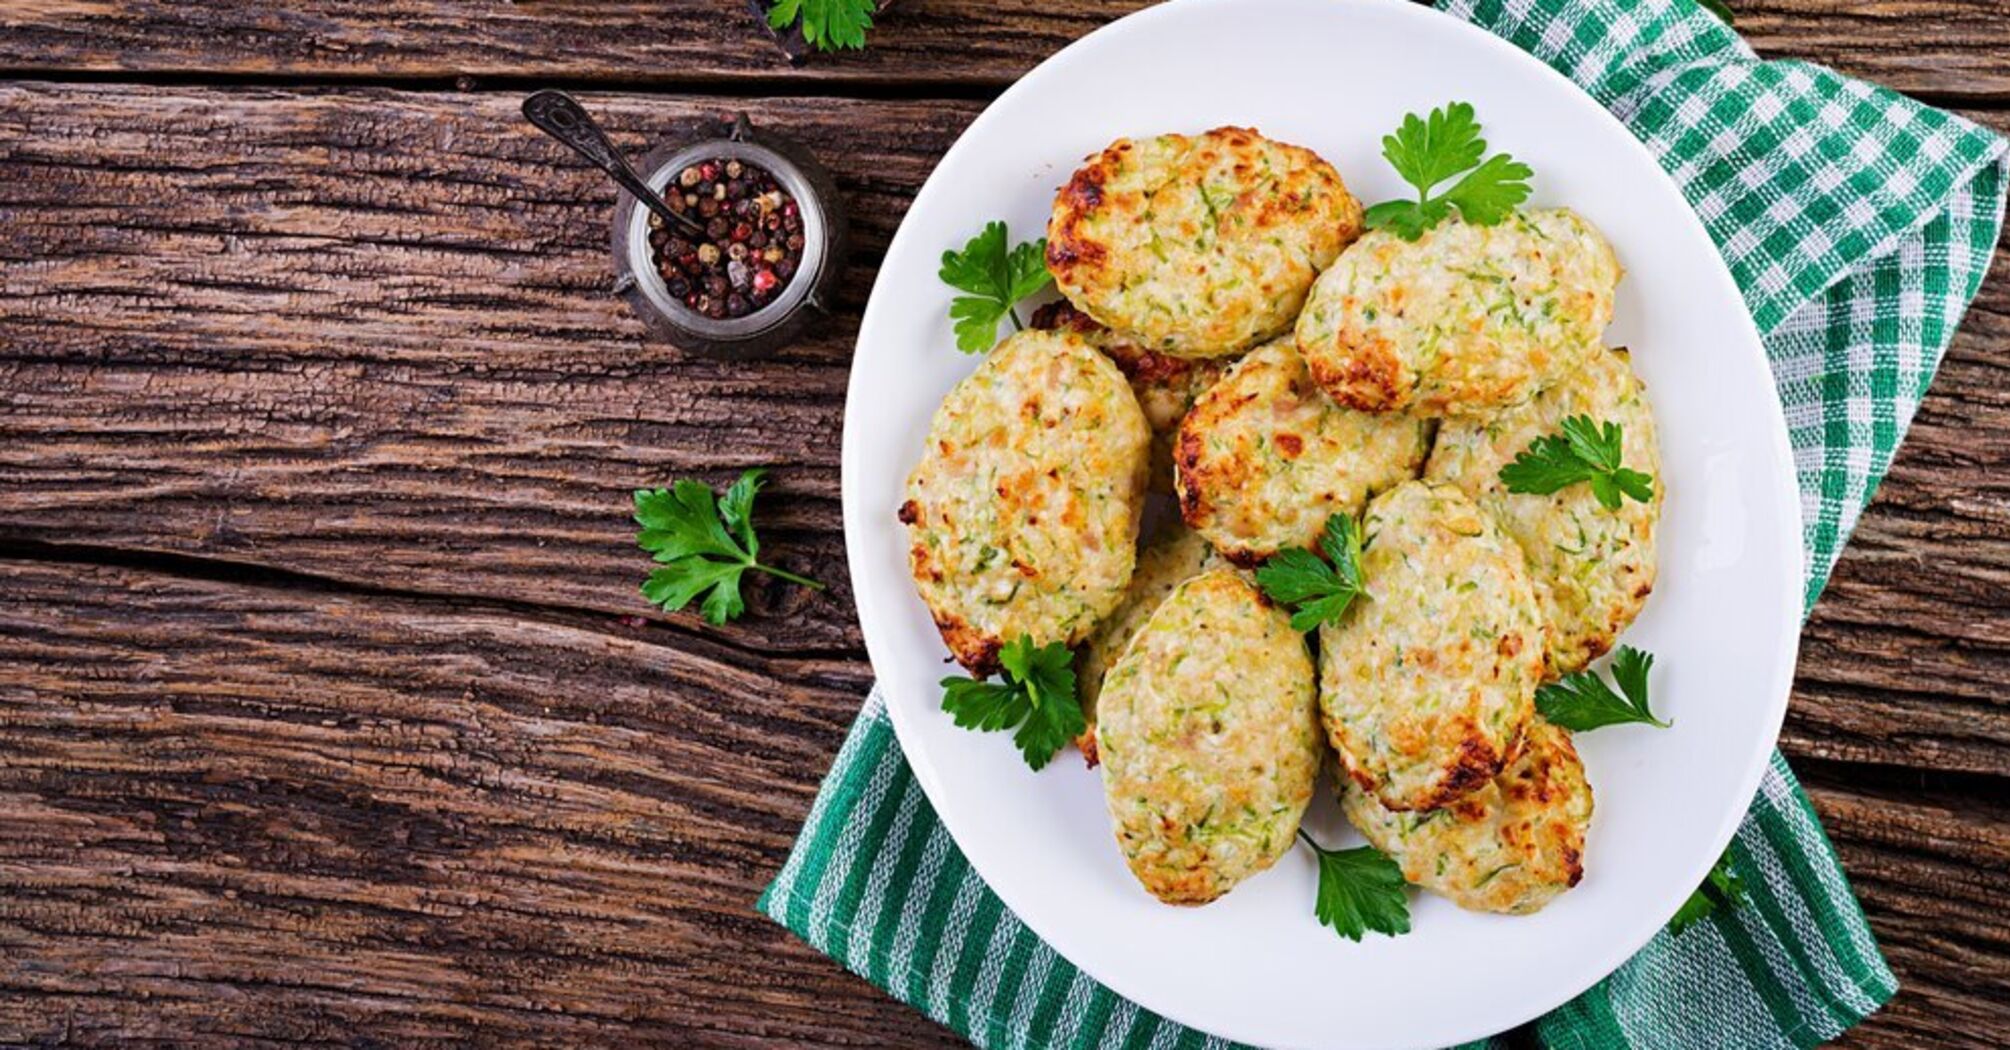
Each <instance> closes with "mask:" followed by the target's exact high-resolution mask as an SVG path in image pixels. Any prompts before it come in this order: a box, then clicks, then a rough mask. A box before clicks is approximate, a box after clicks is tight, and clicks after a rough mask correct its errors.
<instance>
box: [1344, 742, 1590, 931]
mask: <svg viewBox="0 0 2010 1050" xmlns="http://www.w3.org/2000/svg"><path fill="white" fill-rule="evenodd" d="M1525 736H1526V743H1525V744H1524V746H1523V747H1522V749H1521V750H1522V754H1521V755H1520V756H1519V757H1517V758H1515V759H1514V760H1513V761H1511V762H1510V763H1509V764H1508V766H1507V768H1506V769H1505V770H1503V771H1502V772H1501V774H1500V775H1499V776H1497V777H1495V778H1494V779H1493V780H1492V781H1490V782H1489V783H1487V784H1485V785H1483V786H1481V787H1480V788H1478V789H1477V790H1475V791H1473V792H1471V793H1470V794H1468V795H1466V796H1465V797H1463V798H1461V799H1459V800H1458V801H1456V802H1453V803H1452V804H1450V805H1448V806H1445V807H1442V808H1440V809H1436V810H1430V811H1426V812H1409V813H1405V812H1398V811H1395V810H1391V809H1389V808H1387V807H1386V806H1383V805H1381V804H1380V803H1379V802H1377V801H1376V800H1375V798H1374V797H1373V796H1372V795H1370V794H1368V793H1367V792H1365V791H1363V790H1361V789H1359V788H1356V787H1351V786H1350V787H1343V789H1342V797H1341V808H1342V810H1344V811H1345V812H1346V814H1347V819H1348V820H1349V821H1350V822H1351V823H1352V824H1353V825H1354V826H1355V827H1356V828H1359V829H1360V830H1361V833H1362V834H1363V835H1365V836H1366V837H1367V839H1368V841H1369V842H1371V843H1373V844H1374V845H1375V846H1376V848H1378V849H1380V850H1382V851H1383V852H1385V853H1388V854H1389V855H1390V856H1391V857H1393V858H1394V859H1395V861H1396V863H1397V864H1398V865H1400V866H1401V867H1402V869H1403V877H1404V879H1405V880H1407V881H1409V882H1412V883H1415V884H1417V885H1419V886H1422V887H1424V888H1425V889H1427V890H1430V891H1432V892H1434V893H1439V894H1443V895H1444V896H1446V897H1449V898H1450V899H1451V900H1452V901H1453V902H1454V903H1456V904H1458V905H1459V906H1460V907H1462V908H1469V909H1472V910H1474V911H1488V912H1497V913H1503V914H1510V915H1525V914H1528V913H1529V912H1533V911H1537V910H1540V909H1541V908H1542V907H1543V905H1545V904H1547V903H1549V901H1550V900H1552V899H1554V898H1555V897H1556V895H1557V894H1559V893H1562V892H1563V891H1565V890H1567V889H1569V888H1570V887H1572V886H1575V885H1577V884H1578V882H1579V881H1581V880H1582V879H1583V878H1584V839H1585V832H1586V830H1587V829H1588V828H1589V826H1590V824H1591V814H1592V808H1593V807H1592V797H1591V785H1590V783H1589V782H1588V781H1586V780H1585V776H1584V763H1583V762H1582V761H1581V760H1579V758H1578V756H1577V749H1576V747H1575V746H1574V745H1573V744H1572V743H1571V740H1570V734H1569V733H1567V732H1565V731H1564V730H1562V729H1559V728H1557V727H1556V726H1553V725H1551V724H1549V723H1548V722H1545V721H1543V720H1542V719H1541V718H1540V717H1539V716H1538V717H1536V718H1534V719H1532V720H1531V721H1530V723H1529V727H1528V732H1527V733H1526V734H1525Z"/></svg>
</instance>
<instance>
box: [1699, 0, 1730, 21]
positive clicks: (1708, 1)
mask: <svg viewBox="0 0 2010 1050" xmlns="http://www.w3.org/2000/svg"><path fill="white" fill-rule="evenodd" d="M1696 5H1697V6H1698V7H1701V8H1702V9H1703V10H1705V11H1708V12H1710V13H1711V14H1713V15H1716V16H1717V17H1718V18H1721V19H1723V20H1724V24H1725V25H1727V26H1728V25H1736V24H1737V22H1736V20H1735V19H1733V18H1732V17H1731V5H1730V4H1728V3H1725V0H1696Z"/></svg>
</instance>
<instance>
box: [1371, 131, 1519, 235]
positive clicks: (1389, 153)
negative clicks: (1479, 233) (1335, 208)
mask: <svg viewBox="0 0 2010 1050" xmlns="http://www.w3.org/2000/svg"><path fill="white" fill-rule="evenodd" d="M1486 151H1487V143H1486V140H1485V139H1483V138H1481V137H1480V122H1479V121H1478V120H1475V119H1474V118H1473V107H1472V106H1471V105H1469V104H1467V103H1464V102H1454V103H1452V104H1450V105H1448V106H1445V107H1443V108H1442V109H1434V110H1432V111H1431V115H1430V117H1429V118H1423V117H1419V116H1417V115H1416V114H1415V113H1411V114H1408V115H1406V116H1405V117H1404V118H1403V123H1402V125H1401V126H1399V127H1397V128H1396V133H1395V134H1393V135H1385V136H1383V137H1382V156H1384V157H1387V158H1388V160H1389V164H1390V165H1391V166H1392V167H1394V168H1395V169H1396V174H1398V175H1401V176H1402V177H1403V181H1404V182H1407V183H1409V184H1410V185H1411V186H1414V187H1416V190H1417V199H1416V200H1413V201H1383V202H1382V203H1380V204H1377V205H1375V206H1374V207H1372V208H1369V209H1368V214H1367V222H1368V228H1369V229H1371V230H1383V229H1386V230H1389V231H1390V232H1392V233H1394V234H1395V235H1396V236H1398V237H1401V238H1403V239H1404V240H1406V241H1414V240H1416V239H1417V238H1419V237H1422V236H1423V235H1424V231H1425V230H1428V229H1430V228H1431V227H1433V226H1436V225H1437V224H1438V223H1440V222H1443V221H1444V220H1445V218H1446V217H1447V216H1449V215H1450V214H1451V213H1452V209H1454V208H1456V209H1458V212H1459V215H1460V216H1462V217H1463V218H1464V219H1465V220H1466V221H1467V222H1470V223H1472V224H1474V225H1476V226H1492V225H1493V224H1495V223H1497V222H1500V221H1501V220H1502V219H1505V218H1507V217H1508V215H1509V214H1510V213H1512V212H1513V211H1514V209H1515V206H1516V205H1518V204H1520V203H1521V202H1522V201H1525V200H1527V199H1528V195H1529V184H1528V180H1529V179H1530V178H1531V177H1533V176H1534V175H1535V171H1534V169H1532V168H1530V167H1529V166H1528V165H1526V164H1523V163H1522V162H1520V161H1518V160H1516V159H1514V158H1513V157H1510V156H1508V155H1507V154H1505V153H1496V154H1494V155H1493V156H1491V157H1485V154H1486ZM1482 157H1485V159H1484V160H1482V159H1481V158H1482ZM1462 173H1463V176H1464V177H1462V178H1459V181H1457V182H1455V183H1453V184H1452V188H1451V189H1448V190H1446V191H1444V192H1443V193H1441V194H1438V195H1437V196H1435V197H1434V196H1432V195H1431V189H1432V187H1434V186H1437V185H1438V184H1439V183H1442V182H1445V181H1446V180H1448V179H1451V178H1454V177H1457V176H1460V175H1461V174H1462Z"/></svg>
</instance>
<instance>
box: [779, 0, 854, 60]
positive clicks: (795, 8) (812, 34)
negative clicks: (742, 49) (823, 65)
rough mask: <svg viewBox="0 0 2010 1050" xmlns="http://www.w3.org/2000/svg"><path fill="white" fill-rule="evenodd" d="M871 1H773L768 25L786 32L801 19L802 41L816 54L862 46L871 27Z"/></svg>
mask: <svg viewBox="0 0 2010 1050" xmlns="http://www.w3.org/2000/svg"><path fill="white" fill-rule="evenodd" d="M875 9H876V5H875V3H874V0H775V4H774V6H773V7H770V8H768V25H769V26H770V27H771V28H774V29H787V28H788V27H789V26H790V25H792V24H794V23H795V22H796V21H797V20H798V19H801V20H802V24H803V25H802V29H803V39H804V40H807V41H809V42H810V46H811V47H814V48H816V49H817V50H819V51H836V50H839V49H841V48H851V49H853V50H857V49H859V48H862V47H864V46H865V31H866V30H868V29H871V28H872V13H873V11H874V10H875Z"/></svg>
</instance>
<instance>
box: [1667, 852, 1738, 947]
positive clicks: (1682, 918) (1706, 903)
mask: <svg viewBox="0 0 2010 1050" xmlns="http://www.w3.org/2000/svg"><path fill="white" fill-rule="evenodd" d="M1745 896H1746V894H1745V880H1744V879H1742V878H1740V877H1739V876H1738V872H1737V869H1735V868H1733V867H1731V851H1730V850H1729V849H1726V850H1725V851H1724V855H1723V856H1721V857H1718V858H1717V863H1716V864H1715V865H1713V866H1712V867H1711V868H1710V874H1709V876H1708V877H1706V878H1705V879H1704V880H1703V884H1702V885H1701V886H1698V887H1696V892H1694V893H1691V894H1690V895H1689V899H1688V900H1686V901H1683V902H1682V906H1681V907H1680V908H1677V909H1675V917H1674V918H1672V919H1669V920H1668V930H1669V932H1671V933H1681V932H1682V931H1684V930H1687V929H1688V928H1689V927H1691V926H1694V925H1696V924H1697V923H1699V922H1701V921H1703V918H1704V917H1705V916H1707V915H1709V914H1710V913H1711V912H1714V911H1717V910H1719V909H1722V910H1725V911H1729V910H1730V909H1732V908H1735V907H1737V906H1738V905H1739V904H1742V903H1744V900H1745Z"/></svg>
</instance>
